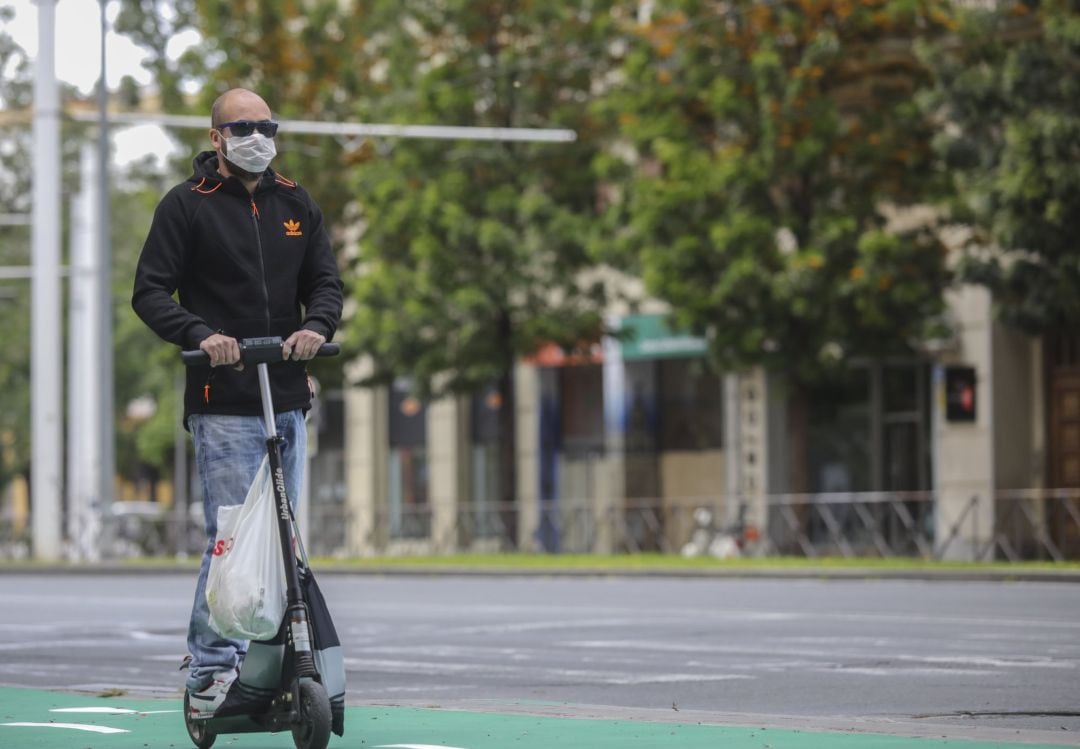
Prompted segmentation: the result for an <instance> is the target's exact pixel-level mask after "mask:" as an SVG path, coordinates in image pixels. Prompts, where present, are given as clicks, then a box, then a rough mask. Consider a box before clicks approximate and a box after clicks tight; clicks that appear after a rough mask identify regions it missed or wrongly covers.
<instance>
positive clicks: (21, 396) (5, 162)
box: [0, 8, 33, 491]
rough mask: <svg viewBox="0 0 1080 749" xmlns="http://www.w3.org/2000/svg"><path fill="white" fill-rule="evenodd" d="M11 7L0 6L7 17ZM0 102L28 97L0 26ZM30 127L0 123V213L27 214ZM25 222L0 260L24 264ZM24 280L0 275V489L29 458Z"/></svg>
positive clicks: (8, 236)
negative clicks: (0, 351) (0, 348)
mask: <svg viewBox="0 0 1080 749" xmlns="http://www.w3.org/2000/svg"><path fill="white" fill-rule="evenodd" d="M12 12H13V11H12V9H11V8H4V9H0V20H7V19H8V18H9V17H10V15H11V13H12ZM0 71H4V75H3V76H0V106H2V108H3V109H6V110H9V111H11V110H20V109H21V110H28V109H29V106H30V103H31V101H32V98H33V93H32V80H31V76H30V65H29V60H28V59H27V57H26V53H25V51H24V50H23V49H22V48H21V47H19V46H18V45H17V44H16V43H15V41H14V40H13V39H12V38H11V37H10V35H8V34H7V33H4V32H0ZM30 138H31V131H30V128H29V127H28V126H27V124H25V123H8V122H5V123H4V124H0V142H3V143H4V147H2V148H0V213H6V214H29V212H30V209H31V207H32V206H31V201H30V195H31V185H30V168H29V166H30ZM30 256H31V253H30V228H29V227H28V226H0V266H5V265H12V266H25V265H29V264H30ZM29 310H30V282H29V280H21V279H20V280H13V281H0V320H3V329H4V339H5V341H6V344H5V346H4V349H5V353H4V356H3V357H0V392H3V393H4V407H3V408H2V409H0V491H2V490H3V488H4V487H5V486H6V485H7V483H8V482H9V481H10V480H11V478H12V477H14V476H15V475H17V474H22V473H26V470H27V466H28V464H29V461H30V424H29V422H30V314H29Z"/></svg>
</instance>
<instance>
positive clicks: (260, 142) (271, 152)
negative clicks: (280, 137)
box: [225, 133, 277, 174]
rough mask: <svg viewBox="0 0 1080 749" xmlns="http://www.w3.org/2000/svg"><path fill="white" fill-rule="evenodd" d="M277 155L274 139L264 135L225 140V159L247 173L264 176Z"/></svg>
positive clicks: (231, 137) (253, 134)
mask: <svg viewBox="0 0 1080 749" xmlns="http://www.w3.org/2000/svg"><path fill="white" fill-rule="evenodd" d="M276 155H277V147H276V146H274V139H273V138H267V137H266V136H265V135H263V134H262V133H252V134H251V135H245V136H244V137H242V138H241V137H237V136H230V137H228V138H226V139H225V158H227V159H228V160H229V161H231V162H232V163H234V164H236V165H237V166H238V167H240V168H241V169H243V170H244V171H246V172H251V173H252V174H262V173H263V172H264V171H266V167H268V166H270V161H271V160H272V159H273V158H274V156H276Z"/></svg>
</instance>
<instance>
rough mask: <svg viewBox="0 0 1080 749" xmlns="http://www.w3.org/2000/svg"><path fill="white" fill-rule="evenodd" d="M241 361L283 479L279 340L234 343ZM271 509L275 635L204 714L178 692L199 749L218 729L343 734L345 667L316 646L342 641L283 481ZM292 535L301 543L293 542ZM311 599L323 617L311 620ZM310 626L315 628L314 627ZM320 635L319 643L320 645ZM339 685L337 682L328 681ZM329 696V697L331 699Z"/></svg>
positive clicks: (275, 469) (320, 737)
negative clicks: (254, 387) (281, 578)
mask: <svg viewBox="0 0 1080 749" xmlns="http://www.w3.org/2000/svg"><path fill="white" fill-rule="evenodd" d="M338 353H339V347H338V346H337V344H332V343H328V344H324V345H323V346H322V347H321V348H320V349H319V352H318V355H319V356H335V355H337V354H338ZM181 358H182V360H183V362H184V363H185V364H186V365H188V366H194V365H200V364H206V363H208V361H209V357H208V356H207V354H206V353H205V352H203V351H184V352H182V353H181ZM240 360H241V362H242V363H243V364H244V365H245V366H249V365H255V366H256V368H257V371H258V376H259V392H260V396H261V399H262V408H263V418H264V420H265V423H266V434H267V439H266V450H267V460H268V463H269V467H270V474H271V476H275V477H276V476H281V475H282V474H281V472H282V459H281V445H282V442H283V440H282V438H281V437H280V436H279V435H278V433H277V428H276V424H275V418H274V406H273V401H272V399H271V393H270V373H269V365H271V364H274V363H276V362H281V361H283V358H282V339H281V338H280V337H267V338H246V339H244V340H242V341H241V342H240ZM271 483H272V484H273V486H274V494H275V497H274V501H275V506H276V508H277V511H276V512H275V515H276V516H277V525H278V536H279V538H280V542H281V551H282V555H283V557H284V561H285V564H284V570H283V574H284V575H285V582H286V601H287V603H286V610H285V616H284V619H283V621H282V622H281V627H280V628H279V629H278V632H277V635H276V636H275V637H274V638H272V639H270V640H263V641H255V642H252V643H250V645H249V647H248V651H247V653H246V654H245V656H244V660H243V663H242V664H241V666H240V670H239V673H238V676H237V678H236V680H235V681H234V682H233V683H232V685H231V686H230V687H229V691H228V693H227V694H226V696H225V699H224V701H223V702H222V704H221V706H220V707H219V708H218V709H217V710H216V711H215V712H214V714H213V715H212V716H210V717H208V718H203V717H201V716H195V715H193V713H192V709H191V705H190V696H189V695H188V693H187V690H185V692H184V722H185V725H186V726H187V731H188V735H189V736H190V737H191V740H192V741H193V742H194V743H195V746H197V747H199V749H209V747H210V746H212V745H213V743H214V741H215V739H216V738H217V737H218V736H219V735H221V734H231V733H261V732H270V733H277V732H282V731H289V730H291V731H292V735H293V742H294V743H295V744H296V747H297V749H325V747H326V745H327V744H328V743H329V741H330V733H331V730H333V731H334V732H335V733H337V734H338V735H341V734H342V733H344V669H343V667H342V669H341V674H340V676H339V677H338V676H336V675H333V674H331V675H329V676H330V678H329V680H328V678H327V674H324V673H321V672H320V665H323V666H324V670H333V669H326V668H325V660H324V658H323V657H322V656H321V649H322V648H325V647H326V646H327V644H328V643H327V640H332V642H330V643H329V644H331V645H334V646H338V647H339V646H340V644H339V643H338V642H337V635H336V633H335V632H334V631H333V624H332V623H330V622H329V617H328V615H326V614H325V611H326V609H325V602H324V601H323V599H322V595H321V593H320V592H319V591H318V588H317V586H315V583H314V578H313V576H312V575H311V573H310V570H309V569H308V568H307V565H306V556H305V555H304V553H303V543H302V541H301V540H300V537H299V534H298V533H296V527H295V526H296V521H295V517H294V516H293V511H292V505H290V503H289V498H288V496H287V494H286V490H285V482H284V481H273V482H271ZM294 533H296V536H295V538H296V541H297V545H298V548H299V554H300V555H299V557H298V554H297V550H296V549H294V546H293V538H294ZM312 604H315V605H316V606H318V607H319V611H320V612H322V613H323V615H324V616H323V618H324V619H325V620H326V621H317V622H313V621H312V616H311V613H312V611H311V607H312ZM313 627H314V629H313ZM320 640H321V642H320ZM328 681H330V682H338V681H340V682H341V683H340V684H338V683H328ZM332 698H333V699H332Z"/></svg>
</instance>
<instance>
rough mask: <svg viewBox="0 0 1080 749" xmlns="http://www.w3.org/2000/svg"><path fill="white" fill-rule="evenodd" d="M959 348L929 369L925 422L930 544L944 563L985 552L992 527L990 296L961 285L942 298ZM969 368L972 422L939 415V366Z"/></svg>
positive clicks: (942, 368) (941, 390)
mask: <svg viewBox="0 0 1080 749" xmlns="http://www.w3.org/2000/svg"><path fill="white" fill-rule="evenodd" d="M948 300H949V307H950V309H951V310H952V313H953V316H954V319H955V322H956V328H957V337H958V342H959V345H958V346H957V350H956V351H954V352H951V353H950V354H948V355H946V356H943V357H942V361H941V362H940V363H939V364H938V365H937V366H936V367H935V368H934V391H933V399H932V417H931V424H932V429H933V460H934V490H935V491H934V494H935V502H936V504H935V511H934V522H935V528H934V545H935V551H936V553H937V554H938V555H939V556H941V557H942V558H944V559H957V560H973V559H977V558H979V557H980V556H981V554H982V552H983V551H984V550H986V549H988V546H989V542H990V540H991V538H992V532H993V523H994V403H993V401H994V399H993V397H992V394H993V392H994V380H993V368H992V362H993V353H994V352H993V318H992V309H991V301H992V300H991V295H990V292H989V291H987V290H986V289H984V288H981V287H975V286H966V287H963V288H961V289H959V290H957V291H954V292H950V294H949V295H948ZM950 364H954V365H964V366H969V367H974V368H975V375H976V382H977V385H976V396H975V421H974V422H950V421H948V420H947V419H946V414H945V398H946V393H945V368H946V367H947V366H948V365H950Z"/></svg>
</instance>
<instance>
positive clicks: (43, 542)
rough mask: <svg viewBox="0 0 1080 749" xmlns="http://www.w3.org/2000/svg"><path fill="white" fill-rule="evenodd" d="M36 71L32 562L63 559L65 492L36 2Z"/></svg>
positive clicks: (51, 45) (55, 160) (53, 170)
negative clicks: (61, 548)
mask: <svg viewBox="0 0 1080 749" xmlns="http://www.w3.org/2000/svg"><path fill="white" fill-rule="evenodd" d="M37 4H38V55H37V61H36V63H35V66H34V156H33V165H34V187H33V199H34V205H33V232H32V236H33V241H32V245H33V253H34V261H33V263H34V264H33V279H32V287H31V288H32V301H31V326H30V332H31V343H30V345H31V352H30V374H31V417H30V420H31V425H32V436H31V452H32V464H31V470H32V474H31V487H30V506H31V537H32V540H33V554H34V556H35V557H36V558H38V559H42V560H56V559H59V558H60V539H61V534H60V523H61V519H60V518H61V516H60V508H61V504H60V492H61V484H62V478H63V476H62V471H61V456H62V454H63V450H62V447H63V446H62V443H61V424H60V418H61V411H62V406H63V398H62V393H61V388H60V378H61V375H62V366H61V365H62V360H61V355H60V216H59V215H58V211H59V206H60V95H59V90H58V88H57V83H56V51H55V48H56V39H55V25H56V0H37Z"/></svg>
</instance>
